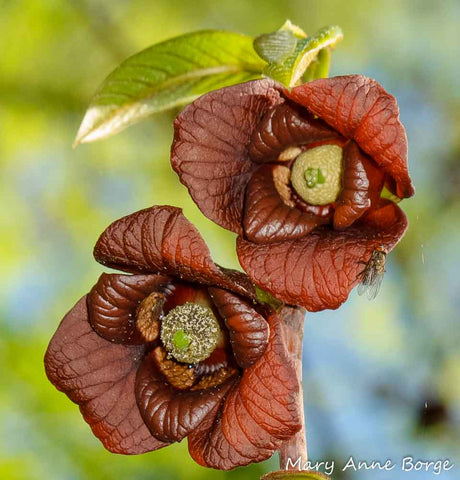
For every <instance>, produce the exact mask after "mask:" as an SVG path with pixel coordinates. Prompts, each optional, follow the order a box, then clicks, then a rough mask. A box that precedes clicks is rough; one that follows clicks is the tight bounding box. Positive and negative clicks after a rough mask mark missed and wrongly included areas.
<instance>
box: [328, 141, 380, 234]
mask: <svg viewBox="0 0 460 480" xmlns="http://www.w3.org/2000/svg"><path fill="white" fill-rule="evenodd" d="M368 172H369V175H368ZM383 183H384V174H383V173H382V172H380V170H379V169H378V168H377V167H376V166H374V164H373V162H372V160H370V159H369V158H368V157H367V156H366V155H364V154H363V153H362V152H361V151H360V149H359V147H358V145H356V143H355V142H353V141H350V142H349V143H348V144H347V145H346V146H345V147H344V149H343V174H342V191H341V192H340V195H339V198H338V199H337V206H336V209H335V212H334V228H336V229H337V230H341V229H343V228H346V227H349V226H350V225H351V224H352V223H353V222H355V221H356V220H357V219H358V218H360V217H361V216H362V215H363V214H364V213H365V212H366V211H367V210H369V208H370V206H371V198H372V199H377V198H379V197H380V192H381V191H382V188H383Z"/></svg>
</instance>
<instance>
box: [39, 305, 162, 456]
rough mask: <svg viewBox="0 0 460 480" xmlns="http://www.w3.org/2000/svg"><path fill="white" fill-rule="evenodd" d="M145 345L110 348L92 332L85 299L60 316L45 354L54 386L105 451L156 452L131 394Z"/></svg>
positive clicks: (155, 441)
mask: <svg viewBox="0 0 460 480" xmlns="http://www.w3.org/2000/svg"><path fill="white" fill-rule="evenodd" d="M143 353H144V347H140V346H123V345H114V344H112V343H110V342H107V341H106V340H104V339H103V338H101V337H100V336H99V335H98V334H97V333H95V332H94V331H93V329H92V328H91V325H90V324H89V322H88V310H87V306H86V297H83V298H82V299H81V300H80V301H79V302H78V303H77V304H76V305H75V307H74V308H73V309H72V310H70V312H69V313H68V314H67V315H66V316H65V317H64V319H63V320H62V322H61V324H60V325H59V327H58V329H57V331H56V333H55V334H54V336H53V338H52V339H51V342H50V344H49V346H48V350H47V352H46V355H45V369H46V374H47V376H48V378H49V380H50V381H51V383H53V384H54V386H55V387H56V388H57V389H58V390H60V391H62V392H64V393H65V394H66V395H67V396H68V397H69V398H70V399H71V400H72V401H73V402H75V403H77V404H78V405H80V411H81V413H82V415H83V418H84V419H85V420H86V421H87V422H88V423H89V425H90V427H91V429H92V431H93V433H94V435H96V437H97V438H99V440H101V442H102V443H103V445H104V447H105V448H107V450H110V451H111V452H114V453H123V454H126V455H131V454H139V453H144V452H149V451H152V450H157V449H158V448H162V447H164V446H166V445H167V444H166V443H163V442H160V441H158V440H157V439H156V438H154V437H152V435H151V434H150V432H149V430H148V428H147V427H146V425H145V424H144V421H143V420H142V417H141V415H140V413H139V409H138V407H137V404H136V398H135V395H134V380H135V375H136V370H137V367H138V365H139V363H140V361H141V358H142V356H143Z"/></svg>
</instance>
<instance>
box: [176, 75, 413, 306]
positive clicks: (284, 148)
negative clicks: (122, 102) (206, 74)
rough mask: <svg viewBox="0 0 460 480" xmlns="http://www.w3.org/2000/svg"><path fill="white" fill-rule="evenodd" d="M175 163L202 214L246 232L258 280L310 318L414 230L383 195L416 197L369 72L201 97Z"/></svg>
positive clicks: (244, 251) (397, 134)
mask: <svg viewBox="0 0 460 480" xmlns="http://www.w3.org/2000/svg"><path fill="white" fill-rule="evenodd" d="M171 161H172V166H173V168H174V169H175V171H176V172H177V173H178V175H179V177H180V180H181V182H182V183H183V184H184V185H186V186H187V188H188V190H189V192H190V194H191V196H192V198H193V199H194V201H195V202H196V204H197V205H198V207H199V208H200V209H201V211H202V212H203V213H204V214H205V215H206V216H207V217H208V218H210V219H211V220H213V221H214V222H215V223H217V224H219V225H220V226H222V227H224V228H226V229H228V230H231V231H233V232H235V233H237V234H238V235H239V237H238V240H237V252H238V257H239V260H240V263H241V265H242V267H243V269H244V270H245V271H246V272H247V273H248V275H249V276H250V278H251V279H252V280H253V281H254V283H255V284H257V285H259V286H260V287H262V288H263V289H265V290H268V291H269V292H270V293H271V294H273V295H274V296H275V297H277V298H279V299H280V300H282V301H284V302H286V303H289V304H294V305H301V306H304V307H306V308H307V309H308V310H311V311H317V310H322V309H325V308H337V307H338V306H340V305H341V304H342V303H343V302H344V301H345V300H346V299H347V297H348V295H349V293H350V291H351V289H352V288H353V287H354V286H355V285H356V284H357V283H358V282H359V273H360V271H362V269H363V265H362V263H363V262H367V261H368V260H369V258H370V257H371V255H372V252H373V250H374V249H376V248H382V249H383V250H384V251H385V252H389V251H390V250H391V249H392V248H393V247H394V246H395V244H396V243H397V242H398V241H399V239H400V238H401V237H402V236H403V234H404V232H405V230H406V228H407V220H406V217H405V215H404V213H403V212H402V210H401V209H400V208H399V207H398V206H397V205H396V203H395V202H393V201H392V200H389V199H384V198H381V196H382V191H384V188H386V191H387V192H391V194H392V195H389V194H388V195H387V196H388V197H393V198H395V197H398V198H399V199H401V198H405V197H410V196H412V195H413V194H414V189H413V186H412V183H411V179H410V177H409V173H408V166H407V140H406V134H405V130H404V127H403V126H402V124H401V123H400V121H399V112H398V107H397V104H396V100H395V98H394V97H393V96H391V95H390V94H388V93H387V92H386V91H385V90H384V89H383V87H382V86H381V85H379V84H378V83H377V82H376V81H374V80H371V79H369V78H366V77H363V76H361V75H349V76H342V77H333V78H329V79H320V80H315V81H312V82H310V83H306V84H303V85H301V86H298V87H295V88H293V89H292V90H288V89H286V88H284V87H283V86H282V85H280V84H278V83H276V82H274V81H272V80H269V79H264V80H256V81H252V82H247V83H244V84H240V85H236V86H232V87H228V88H223V89H221V90H217V91H214V92H211V93H208V94H206V95H203V96H202V97H200V98H199V99H197V100H196V101H194V102H193V103H192V104H190V105H189V106H188V107H187V108H185V109H184V110H183V111H182V112H181V113H180V115H179V116H178V117H177V119H176V121H175V135H174V141H173V145H172V158H171ZM395 199H396V198H395ZM396 200H397V199H396Z"/></svg>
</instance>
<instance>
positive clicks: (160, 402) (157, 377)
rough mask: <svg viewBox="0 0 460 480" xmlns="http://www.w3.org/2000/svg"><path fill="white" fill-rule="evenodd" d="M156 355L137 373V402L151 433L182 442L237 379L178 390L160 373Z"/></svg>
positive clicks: (159, 438)
mask: <svg viewBox="0 0 460 480" xmlns="http://www.w3.org/2000/svg"><path fill="white" fill-rule="evenodd" d="M153 355H154V353H153V354H150V355H149V356H148V357H146V358H145V359H144V361H143V362H142V365H141V366H140V367H139V370H138V373H137V378H136V389H135V390H136V397H137V404H138V405H139V410H140V412H141V415H142V418H143V419H144V421H145V423H146V425H147V426H148V427H149V429H150V432H151V433H152V435H154V436H155V437H156V438H158V440H161V441H163V442H180V441H181V440H182V439H183V438H185V437H186V436H187V435H189V434H190V433H192V432H193V431H194V430H195V429H196V428H198V427H199V426H200V424H201V423H202V422H203V421H204V420H205V419H206V417H207V416H208V415H210V414H212V413H214V415H215V413H216V412H217V408H218V407H219V405H220V404H221V402H222V400H223V398H224V397H225V395H226V394H227V392H228V390H229V389H230V387H231V385H232V384H233V382H234V381H235V379H233V380H232V379H231V380H228V381H227V382H225V383H223V384H222V385H219V386H216V387H213V388H210V389H207V390H195V391H190V390H189V391H184V390H177V389H176V388H174V387H172V386H171V385H170V384H169V383H168V382H167V380H166V378H165V377H164V376H163V375H162V374H161V373H160V371H159V370H158V367H157V365H156V361H155V358H154V356H153Z"/></svg>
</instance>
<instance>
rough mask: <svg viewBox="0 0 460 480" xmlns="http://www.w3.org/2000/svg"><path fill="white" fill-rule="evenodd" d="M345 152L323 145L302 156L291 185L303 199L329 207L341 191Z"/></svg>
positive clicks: (335, 146) (292, 172) (296, 164)
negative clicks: (343, 155) (343, 153)
mask: <svg viewBox="0 0 460 480" xmlns="http://www.w3.org/2000/svg"><path fill="white" fill-rule="evenodd" d="M341 178H342V149H341V148H340V147H339V146H338V145H321V146H319V147H314V148H310V149H309V150H306V151H305V152H303V153H302V154H300V155H299V156H298V157H297V159H296V160H295V162H294V165H293V166H292V170H291V183H292V186H293V187H294V190H295V191H296V192H297V193H298V194H299V196H300V197H301V198H302V199H303V200H305V201H306V202H307V203H309V204H310V205H328V204H330V203H333V202H335V201H336V200H337V197H338V196H339V193H340V190H341V186H342V185H341Z"/></svg>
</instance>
